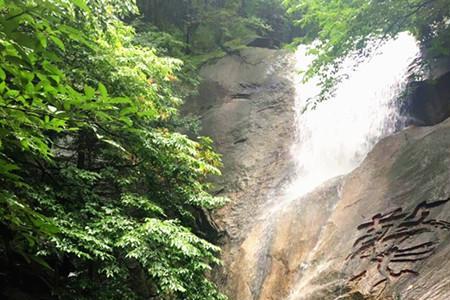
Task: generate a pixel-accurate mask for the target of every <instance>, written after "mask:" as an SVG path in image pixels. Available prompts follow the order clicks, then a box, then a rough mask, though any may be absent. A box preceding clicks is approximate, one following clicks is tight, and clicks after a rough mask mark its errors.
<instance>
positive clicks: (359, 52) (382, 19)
mask: <svg viewBox="0 0 450 300" xmlns="http://www.w3.org/2000/svg"><path fill="white" fill-rule="evenodd" d="M284 3H285V4H286V5H287V7H288V8H289V11H290V12H291V13H294V12H295V13H297V14H298V15H301V19H299V20H298V23H299V25H300V26H302V28H303V32H305V36H304V37H303V38H301V39H299V40H298V42H306V43H311V42H313V41H317V42H316V43H315V45H314V47H313V49H312V53H314V54H316V55H317V58H316V60H315V61H314V63H313V64H312V66H311V68H310V69H309V71H308V74H307V78H310V77H312V76H314V75H319V76H320V78H321V82H322V87H323V91H322V94H321V95H320V96H321V97H320V99H322V100H323V99H326V98H327V97H329V96H330V94H331V92H332V91H333V89H334V87H335V86H336V83H337V82H338V81H339V80H340V78H341V76H340V75H338V74H341V75H342V73H339V70H340V67H341V66H342V63H343V61H344V59H345V58H346V57H349V56H354V57H355V58H360V59H364V58H365V57H367V56H369V55H370V54H372V53H373V52H374V51H376V49H377V48H378V46H380V45H381V44H382V43H383V42H385V41H386V40H388V39H390V38H393V37H395V36H396V35H397V34H398V33H400V32H404V31H409V32H410V33H412V34H413V35H414V36H415V37H416V38H417V39H418V40H419V41H420V42H421V43H422V45H424V46H426V47H427V48H428V49H429V50H430V51H429V56H428V59H434V58H436V57H438V56H441V55H444V56H448V55H449V54H450V53H449V51H450V30H449V25H450V23H449V22H448V20H449V17H450V1H448V0H383V1H371V0H284Z"/></svg>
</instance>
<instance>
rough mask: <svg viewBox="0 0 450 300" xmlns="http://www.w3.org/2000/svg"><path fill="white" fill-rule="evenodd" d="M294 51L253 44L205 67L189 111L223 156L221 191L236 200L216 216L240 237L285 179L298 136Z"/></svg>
mask: <svg viewBox="0 0 450 300" xmlns="http://www.w3.org/2000/svg"><path fill="white" fill-rule="evenodd" d="M289 58H290V54H289V53H287V52H285V51H280V50H271V49H264V48H247V49H245V50H242V51H241V53H240V55H233V56H226V57H224V58H222V59H220V60H219V61H217V62H216V63H214V64H211V65H207V66H205V67H203V68H202V70H201V76H202V77H203V80H202V83H201V85H200V90H199V92H200V93H199V96H197V97H193V98H192V99H190V100H189V101H188V102H187V103H186V105H185V107H184V113H185V114H189V113H193V114H196V115H200V117H201V126H202V130H201V132H200V133H201V134H202V135H207V136H210V137H212V138H213V140H214V143H215V147H216V149H217V151H218V152H219V153H221V154H222V155H223V157H222V159H223V163H224V168H223V170H222V171H223V172H222V173H223V176H222V177H220V178H215V183H216V190H217V193H218V194H226V195H227V196H229V197H230V198H231V200H232V201H231V203H230V204H229V205H227V206H226V207H225V208H223V209H221V210H220V211H218V212H217V213H216V215H215V216H214V217H215V218H214V219H215V221H216V223H217V225H218V227H219V229H220V230H221V231H223V233H224V235H225V236H226V237H227V238H228V239H230V240H232V241H237V240H239V239H240V238H242V236H243V234H244V233H245V227H246V224H247V223H249V222H251V221H252V219H253V217H254V212H255V210H257V209H259V207H260V206H261V205H262V204H263V203H264V202H265V201H266V200H267V199H268V198H270V197H271V193H273V191H274V190H277V187H279V185H280V184H282V182H283V181H284V178H285V174H287V169H288V168H289V166H290V164H289V163H288V160H289V147H290V145H291V144H292V141H293V138H294V132H293V131H292V128H293V124H294V116H295V112H294V108H293V105H294V99H293V97H294V96H293V95H294V87H293V85H292V82H291V81H290V80H289V77H290V76H289V74H287V72H288V71H289V70H292V67H291V66H290V65H289V64H290V59H289Z"/></svg>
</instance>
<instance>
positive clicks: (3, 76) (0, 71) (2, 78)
mask: <svg viewBox="0 0 450 300" xmlns="http://www.w3.org/2000/svg"><path fill="white" fill-rule="evenodd" d="M0 79H1V80H5V79H6V74H5V71H3V69H2V68H1V67H0Z"/></svg>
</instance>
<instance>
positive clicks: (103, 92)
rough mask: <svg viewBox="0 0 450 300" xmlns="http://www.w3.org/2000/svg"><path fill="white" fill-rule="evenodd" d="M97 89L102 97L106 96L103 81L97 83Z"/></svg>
mask: <svg viewBox="0 0 450 300" xmlns="http://www.w3.org/2000/svg"><path fill="white" fill-rule="evenodd" d="M98 91H99V93H100V95H102V97H108V91H107V90H106V87H105V86H104V85H103V83H101V82H100V83H99V84H98Z"/></svg>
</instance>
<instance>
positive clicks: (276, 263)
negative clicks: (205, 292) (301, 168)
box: [231, 119, 450, 300]
mask: <svg viewBox="0 0 450 300" xmlns="http://www.w3.org/2000/svg"><path fill="white" fill-rule="evenodd" d="M449 197H450V119H448V120H446V121H445V122H443V123H441V124H439V125H436V126H434V127H412V128H409V129H406V130H404V131H402V132H399V133H397V134H395V135H393V136H390V137H388V138H385V139H384V140H382V141H381V142H379V143H378V144H377V145H376V146H375V148H374V149H373V150H372V151H371V152H370V153H369V155H368V156H367V158H366V159H365V160H364V161H363V163H362V164H361V165H360V166H359V167H358V168H357V169H356V170H354V171H353V172H351V173H350V174H348V175H346V176H344V177H341V178H338V179H334V180H331V181H329V182H327V183H326V184H325V185H323V186H321V187H319V188H317V189H316V190H315V191H313V192H312V193H310V194H308V195H306V196H304V197H302V198H300V199H297V200H295V201H293V202H291V203H288V204H286V205H284V206H283V209H280V210H279V211H278V212H277V213H276V214H275V215H273V216H272V217H271V218H270V220H271V221H270V222H269V223H268V222H265V223H263V224H266V225H265V226H269V227H270V229H267V228H264V229H261V226H262V225H261V224H257V225H255V227H254V229H253V230H252V231H250V234H249V235H248V237H247V239H245V240H244V242H243V243H242V244H241V246H240V250H239V253H240V256H239V259H238V260H237V261H236V264H237V266H236V267H235V268H232V269H233V272H235V273H236V274H239V275H240V278H239V280H238V281H237V282H239V284H240V285H239V287H238V288H235V289H232V291H234V293H232V294H231V298H232V299H290V300H301V299H305V300H306V299H308V300H315V299H322V300H326V299H410V300H416V299H430V300H433V299H436V300H443V299H450V279H449V278H450V198H449ZM267 224H269V225H267ZM267 233H270V240H269V241H268V242H267V243H262V242H261V241H263V240H264V239H263V236H265V235H266V234H267ZM261 256H262V257H264V262H261V258H260V257H261ZM258 268H259V269H264V270H263V271H259V272H258V271H254V270H256V269H258ZM255 285H257V287H256V288H255Z"/></svg>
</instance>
